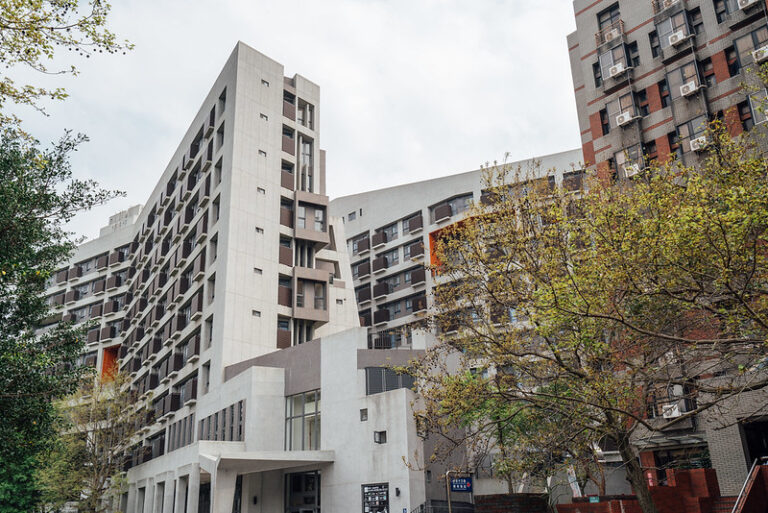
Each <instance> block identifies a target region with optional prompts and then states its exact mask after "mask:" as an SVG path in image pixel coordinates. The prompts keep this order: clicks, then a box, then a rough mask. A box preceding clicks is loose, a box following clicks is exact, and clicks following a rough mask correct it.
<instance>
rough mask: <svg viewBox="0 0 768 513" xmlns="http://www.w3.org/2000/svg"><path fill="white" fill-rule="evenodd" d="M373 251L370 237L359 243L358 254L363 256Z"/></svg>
mask: <svg viewBox="0 0 768 513" xmlns="http://www.w3.org/2000/svg"><path fill="white" fill-rule="evenodd" d="M370 249H371V239H369V238H368V237H366V238H364V239H362V240H359V241H357V254H358V255H363V254H365V253H367V252H368V251H369V250H370Z"/></svg>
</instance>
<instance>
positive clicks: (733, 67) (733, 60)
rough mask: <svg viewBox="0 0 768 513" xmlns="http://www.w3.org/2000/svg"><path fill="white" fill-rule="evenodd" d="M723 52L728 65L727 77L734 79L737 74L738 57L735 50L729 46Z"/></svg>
mask: <svg viewBox="0 0 768 513" xmlns="http://www.w3.org/2000/svg"><path fill="white" fill-rule="evenodd" d="M723 51H724V52H725V60H726V62H727V63H728V75H729V76H731V77H735V76H736V75H738V74H739V56H738V55H737V54H736V48H734V47H733V46H731V47H730V48H726V49H725V50H723Z"/></svg>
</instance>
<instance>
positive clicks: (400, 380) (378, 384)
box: [365, 367, 414, 395]
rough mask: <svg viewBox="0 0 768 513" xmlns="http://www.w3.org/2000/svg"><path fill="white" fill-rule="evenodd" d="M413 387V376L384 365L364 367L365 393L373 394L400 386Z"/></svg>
mask: <svg viewBox="0 0 768 513" xmlns="http://www.w3.org/2000/svg"><path fill="white" fill-rule="evenodd" d="M413 387H414V380H413V376H410V375H408V374H398V373H397V372H395V371H394V370H392V369H388V368H386V367H366V369H365V394H366V395H374V394H380V393H382V392H389V391H391V390H397V389H400V388H410V389H412V388H413Z"/></svg>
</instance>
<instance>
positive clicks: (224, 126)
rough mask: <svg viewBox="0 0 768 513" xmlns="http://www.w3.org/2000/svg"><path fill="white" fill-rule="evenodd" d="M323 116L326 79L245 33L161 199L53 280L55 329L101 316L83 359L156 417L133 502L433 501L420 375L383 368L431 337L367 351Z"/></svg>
mask: <svg viewBox="0 0 768 513" xmlns="http://www.w3.org/2000/svg"><path fill="white" fill-rule="evenodd" d="M320 112H321V111H320V91H319V87H318V86H317V85H316V84H314V83H312V82H310V81H309V80H307V79H305V78H304V77H302V76H300V75H295V76H293V77H285V76H284V72H283V66H282V65H280V64H279V63H277V62H275V61H273V60H271V59H269V58H268V57H266V56H264V55H262V54H260V53H259V52H257V51H255V50H253V49H251V48H249V47H247V46H246V45H244V44H242V43H240V44H238V45H237V46H236V48H235V49H234V51H233V53H232V55H231V56H230V58H229V59H228V60H227V62H226V64H225V66H224V68H223V70H222V71H221V73H220V75H219V76H218V77H217V78H216V80H215V82H214V84H213V86H212V88H211V90H210V92H209V93H208V95H207V96H206V98H205V99H204V101H203V103H202V106H201V107H200V109H199V111H198V112H197V114H196V115H195V116H194V119H193V120H192V122H191V123H190V126H189V129H188V130H187V132H186V134H184V136H183V138H182V140H181V143H180V144H179V146H178V148H177V149H176V151H175V152H174V154H173V156H172V157H171V158H170V161H169V163H168V165H167V167H166V168H165V170H164V171H163V172H162V174H161V176H160V177H159V179H158V182H157V185H156V186H155V188H154V190H153V192H152V194H151V195H150V197H149V198H148V199H147V201H146V203H145V205H144V206H143V207H142V206H136V207H132V208H130V209H129V210H127V211H125V212H121V213H119V214H117V215H115V216H113V217H112V218H110V221H109V225H108V226H107V227H105V228H104V229H102V231H101V233H100V236H99V237H98V238H97V239H95V240H92V241H90V242H87V243H85V244H83V245H82V246H80V247H79V248H78V249H77V251H76V252H75V254H74V255H73V256H72V258H71V260H70V261H69V262H68V263H67V264H66V265H65V266H64V267H62V268H61V269H60V270H59V272H58V273H57V274H56V275H55V277H54V278H53V279H52V280H51V282H50V288H49V290H48V297H49V302H50V304H51V305H53V307H54V312H55V314H56V315H55V316H54V317H52V318H51V319H49V321H48V322H49V324H53V323H56V322H59V321H60V320H62V319H64V320H68V321H73V322H76V323H80V322H84V321H92V322H94V323H95V324H94V327H93V328H92V329H90V331H89V332H88V334H87V352H86V353H85V354H84V355H83V359H84V361H85V362H86V363H88V364H89V365H93V366H94V367H96V368H97V369H99V370H100V371H101V372H102V374H107V373H109V372H112V371H113V369H115V368H116V366H119V368H120V369H121V370H122V371H123V372H125V373H127V374H129V375H130V379H131V386H132V388H133V389H134V390H136V392H137V394H138V395H139V396H140V402H141V406H142V407H143V408H145V409H146V412H147V413H146V416H145V420H144V422H143V425H142V426H141V432H140V437H139V438H138V439H137V440H136V441H135V442H136V443H135V445H134V447H133V449H132V450H131V453H130V454H128V455H126V460H125V467H124V469H125V470H126V471H127V483H128V491H127V493H126V494H125V495H123V496H122V498H121V501H120V502H121V503H120V504H119V508H120V510H121V511H124V512H127V513H170V512H173V511H175V512H177V513H182V512H186V513H197V512H200V513H203V512H216V513H232V512H238V513H239V512H262V511H263V512H267V511H269V512H274V511H284V512H286V513H316V512H319V511H320V508H321V497H322V507H323V508H324V509H325V511H338V512H343V511H356V512H357V511H361V510H363V508H368V509H366V511H390V508H391V510H397V511H401V510H408V511H411V510H412V509H414V508H416V507H418V506H419V505H420V504H423V503H424V502H425V500H426V497H425V486H424V474H423V472H422V471H421V470H419V469H420V468H421V466H422V465H421V461H420V458H422V457H423V450H421V443H422V442H421V439H420V438H419V437H418V436H417V433H416V428H415V423H414V421H413V416H412V406H411V403H412V402H413V401H415V400H416V397H415V394H414V392H412V391H411V390H410V387H411V386H412V382H411V381H410V380H409V379H408V377H407V376H399V375H397V374H395V373H394V372H393V371H391V370H389V369H386V368H385V366H386V365H391V364H393V363H402V364H404V363H406V362H407V361H408V359H410V358H414V357H416V356H418V354H419V353H420V350H421V349H423V348H424V347H425V342H423V341H422V342H421V343H419V342H418V341H416V340H414V341H413V343H412V345H411V347H410V349H409V350H403V351H389V350H368V349H367V347H366V346H367V342H366V337H365V330H364V329H362V328H360V327H359V317H358V312H357V305H356V303H355V296H354V290H353V288H352V283H353V277H352V275H351V270H350V269H351V268H350V264H349V258H348V257H347V254H346V251H344V247H343V246H344V244H345V236H344V230H343V225H342V224H341V223H340V222H338V220H334V219H333V218H331V217H330V216H329V215H328V213H329V212H328V197H327V196H326V191H325V159H324V154H323V152H322V150H320V147H319V144H320V130H319V128H320V123H319V121H320ZM321 427H322V428H321ZM403 457H408V458H410V459H411V460H410V461H404V460H403ZM406 463H414V467H413V469H411V468H409V466H408V465H407V464H406Z"/></svg>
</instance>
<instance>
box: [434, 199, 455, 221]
mask: <svg viewBox="0 0 768 513" xmlns="http://www.w3.org/2000/svg"><path fill="white" fill-rule="evenodd" d="M452 213H453V212H452V211H451V206H450V205H449V204H448V203H443V204H442V205H438V206H436V207H435V209H434V214H435V223H440V222H442V221H445V220H446V219H448V218H450V217H451V215H452Z"/></svg>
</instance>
